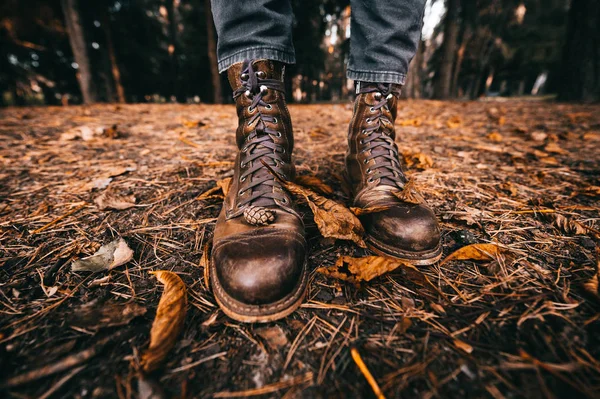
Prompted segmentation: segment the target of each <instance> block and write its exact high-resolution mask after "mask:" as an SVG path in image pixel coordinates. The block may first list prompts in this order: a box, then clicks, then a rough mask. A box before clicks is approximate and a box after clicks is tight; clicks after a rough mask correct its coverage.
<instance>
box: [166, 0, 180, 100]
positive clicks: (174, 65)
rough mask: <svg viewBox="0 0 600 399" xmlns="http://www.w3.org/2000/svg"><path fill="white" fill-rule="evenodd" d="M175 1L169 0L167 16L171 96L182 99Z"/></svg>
mask: <svg viewBox="0 0 600 399" xmlns="http://www.w3.org/2000/svg"><path fill="white" fill-rule="evenodd" d="M175 1H176V0H167V7H166V8H167V14H168V15H167V17H168V19H169V41H170V42H171V43H170V44H169V50H168V51H169V55H170V56H171V76H170V78H171V87H170V92H171V97H175V99H176V101H178V102H179V101H180V100H181V99H180V94H181V93H180V91H179V89H180V87H179V45H178V41H177V18H176V17H175Z"/></svg>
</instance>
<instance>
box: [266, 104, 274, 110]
mask: <svg viewBox="0 0 600 399" xmlns="http://www.w3.org/2000/svg"><path fill="white" fill-rule="evenodd" d="M265 108H266V109H268V110H272V109H273V107H272V106H271V104H267V105H265Z"/></svg>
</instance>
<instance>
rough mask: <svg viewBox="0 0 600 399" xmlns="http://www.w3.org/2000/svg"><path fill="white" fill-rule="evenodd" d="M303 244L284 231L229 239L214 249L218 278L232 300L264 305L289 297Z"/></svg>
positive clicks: (301, 260) (299, 269) (297, 275)
mask: <svg viewBox="0 0 600 399" xmlns="http://www.w3.org/2000/svg"><path fill="white" fill-rule="evenodd" d="M304 247H305V245H304V241H303V240H301V239H300V238H299V237H298V236H297V235H295V234H290V233H289V232H286V231H271V232H269V233H268V234H251V235H245V237H244V236H242V237H240V236H238V237H231V239H230V240H228V241H227V242H226V243H223V244H222V245H220V246H219V247H218V248H215V251H214V254H213V261H214V262H215V265H216V266H217V267H216V272H217V276H216V277H217V278H218V280H219V283H220V284H221V286H222V287H223V290H224V291H225V292H226V293H227V294H228V295H229V296H231V297H232V298H234V299H236V300H238V301H240V302H243V303H245V304H248V305H266V304H270V303H274V302H276V301H278V300H280V299H282V298H284V297H286V296H287V295H289V294H290V293H291V292H292V291H293V290H294V289H295V288H296V285H297V284H299V282H300V277H301V274H302V270H303V267H304V259H305V253H304V252H305V250H304Z"/></svg>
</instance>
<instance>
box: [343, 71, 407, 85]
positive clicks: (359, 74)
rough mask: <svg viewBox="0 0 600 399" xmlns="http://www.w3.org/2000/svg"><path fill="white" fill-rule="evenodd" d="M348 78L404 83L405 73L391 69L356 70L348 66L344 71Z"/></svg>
mask: <svg viewBox="0 0 600 399" xmlns="http://www.w3.org/2000/svg"><path fill="white" fill-rule="evenodd" d="M346 75H347V76H348V79H352V80H359V81H361V82H371V83H395V84H399V85H404V83H406V74H404V73H400V72H391V71H357V70H354V69H350V68H348V70H347V71H346Z"/></svg>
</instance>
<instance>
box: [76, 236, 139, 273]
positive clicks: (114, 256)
mask: <svg viewBox="0 0 600 399" xmlns="http://www.w3.org/2000/svg"><path fill="white" fill-rule="evenodd" d="M132 258H133V251H132V250H131V248H129V246H128V245H127V243H126V242H125V240H124V239H122V238H118V239H116V240H115V241H112V242H110V243H108V244H106V245H103V246H101V247H100V249H99V250H98V251H97V252H96V253H95V254H94V255H92V256H88V257H86V258H83V259H78V260H75V261H73V263H72V264H71V270H72V271H74V272H81V271H86V272H100V271H103V270H111V269H113V268H115V267H117V266H121V265H124V264H125V263H127V262H129V261H130V260H131V259H132Z"/></svg>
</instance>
